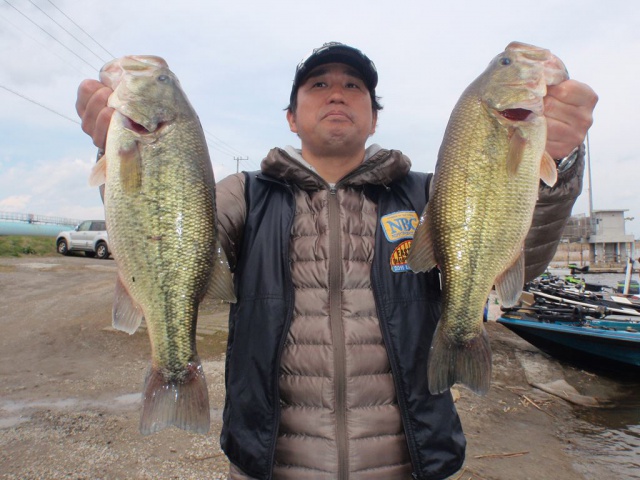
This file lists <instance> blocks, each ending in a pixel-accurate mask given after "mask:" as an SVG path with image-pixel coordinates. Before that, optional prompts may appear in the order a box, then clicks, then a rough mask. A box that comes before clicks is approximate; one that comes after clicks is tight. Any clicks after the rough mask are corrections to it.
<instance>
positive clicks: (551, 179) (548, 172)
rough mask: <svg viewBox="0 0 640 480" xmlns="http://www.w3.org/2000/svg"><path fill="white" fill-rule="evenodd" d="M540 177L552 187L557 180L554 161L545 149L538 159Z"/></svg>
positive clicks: (556, 169)
mask: <svg viewBox="0 0 640 480" xmlns="http://www.w3.org/2000/svg"><path fill="white" fill-rule="evenodd" d="M540 179H541V180H542V181H543V182H544V183H545V184H547V185H548V186H550V187H553V186H554V185H555V184H556V182H557V181H558V168H557V167H556V162H555V160H554V159H553V158H551V155H549V154H548V153H547V152H546V151H545V152H544V155H542V160H541V161H540Z"/></svg>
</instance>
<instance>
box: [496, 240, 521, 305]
mask: <svg viewBox="0 0 640 480" xmlns="http://www.w3.org/2000/svg"><path fill="white" fill-rule="evenodd" d="M523 285H524V250H521V251H520V255H519V256H518V258H517V259H516V261H515V262H513V264H512V265H511V266H510V267H509V268H507V269H506V270H505V271H504V272H502V273H501V274H500V275H499V276H498V278H496V293H497V294H498V298H500V301H501V303H502V306H503V307H513V306H514V305H516V304H517V303H518V300H520V295H522V287H523Z"/></svg>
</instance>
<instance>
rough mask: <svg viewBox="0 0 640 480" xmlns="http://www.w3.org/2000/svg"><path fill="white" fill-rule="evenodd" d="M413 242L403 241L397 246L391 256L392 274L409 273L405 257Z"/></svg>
mask: <svg viewBox="0 0 640 480" xmlns="http://www.w3.org/2000/svg"><path fill="white" fill-rule="evenodd" d="M412 241H413V240H405V241H404V242H402V243H401V244H400V245H398V246H397V247H396V248H395V250H394V251H393V253H392V254H391V260H390V262H389V263H390V264H391V271H392V272H396V273H397V272H410V271H411V269H410V268H409V265H407V257H408V256H409V249H410V248H411V242H412Z"/></svg>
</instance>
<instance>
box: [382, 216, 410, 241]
mask: <svg viewBox="0 0 640 480" xmlns="http://www.w3.org/2000/svg"><path fill="white" fill-rule="evenodd" d="M418 222H419V219H418V214H417V213H416V212H414V211H403V212H394V213H390V214H389V215H385V216H384V217H382V218H381V219H380V224H381V225H382V230H383V231H384V236H385V237H387V240H389V241H390V242H397V241H398V240H403V239H405V238H413V233H414V232H415V231H416V227H417V226H418Z"/></svg>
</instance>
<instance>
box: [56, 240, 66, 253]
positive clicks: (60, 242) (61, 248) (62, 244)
mask: <svg viewBox="0 0 640 480" xmlns="http://www.w3.org/2000/svg"><path fill="white" fill-rule="evenodd" d="M56 247H57V250H58V253H59V254H60V255H69V247H68V246H67V241H66V240H64V239H62V240H58V245H57V246H56Z"/></svg>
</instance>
